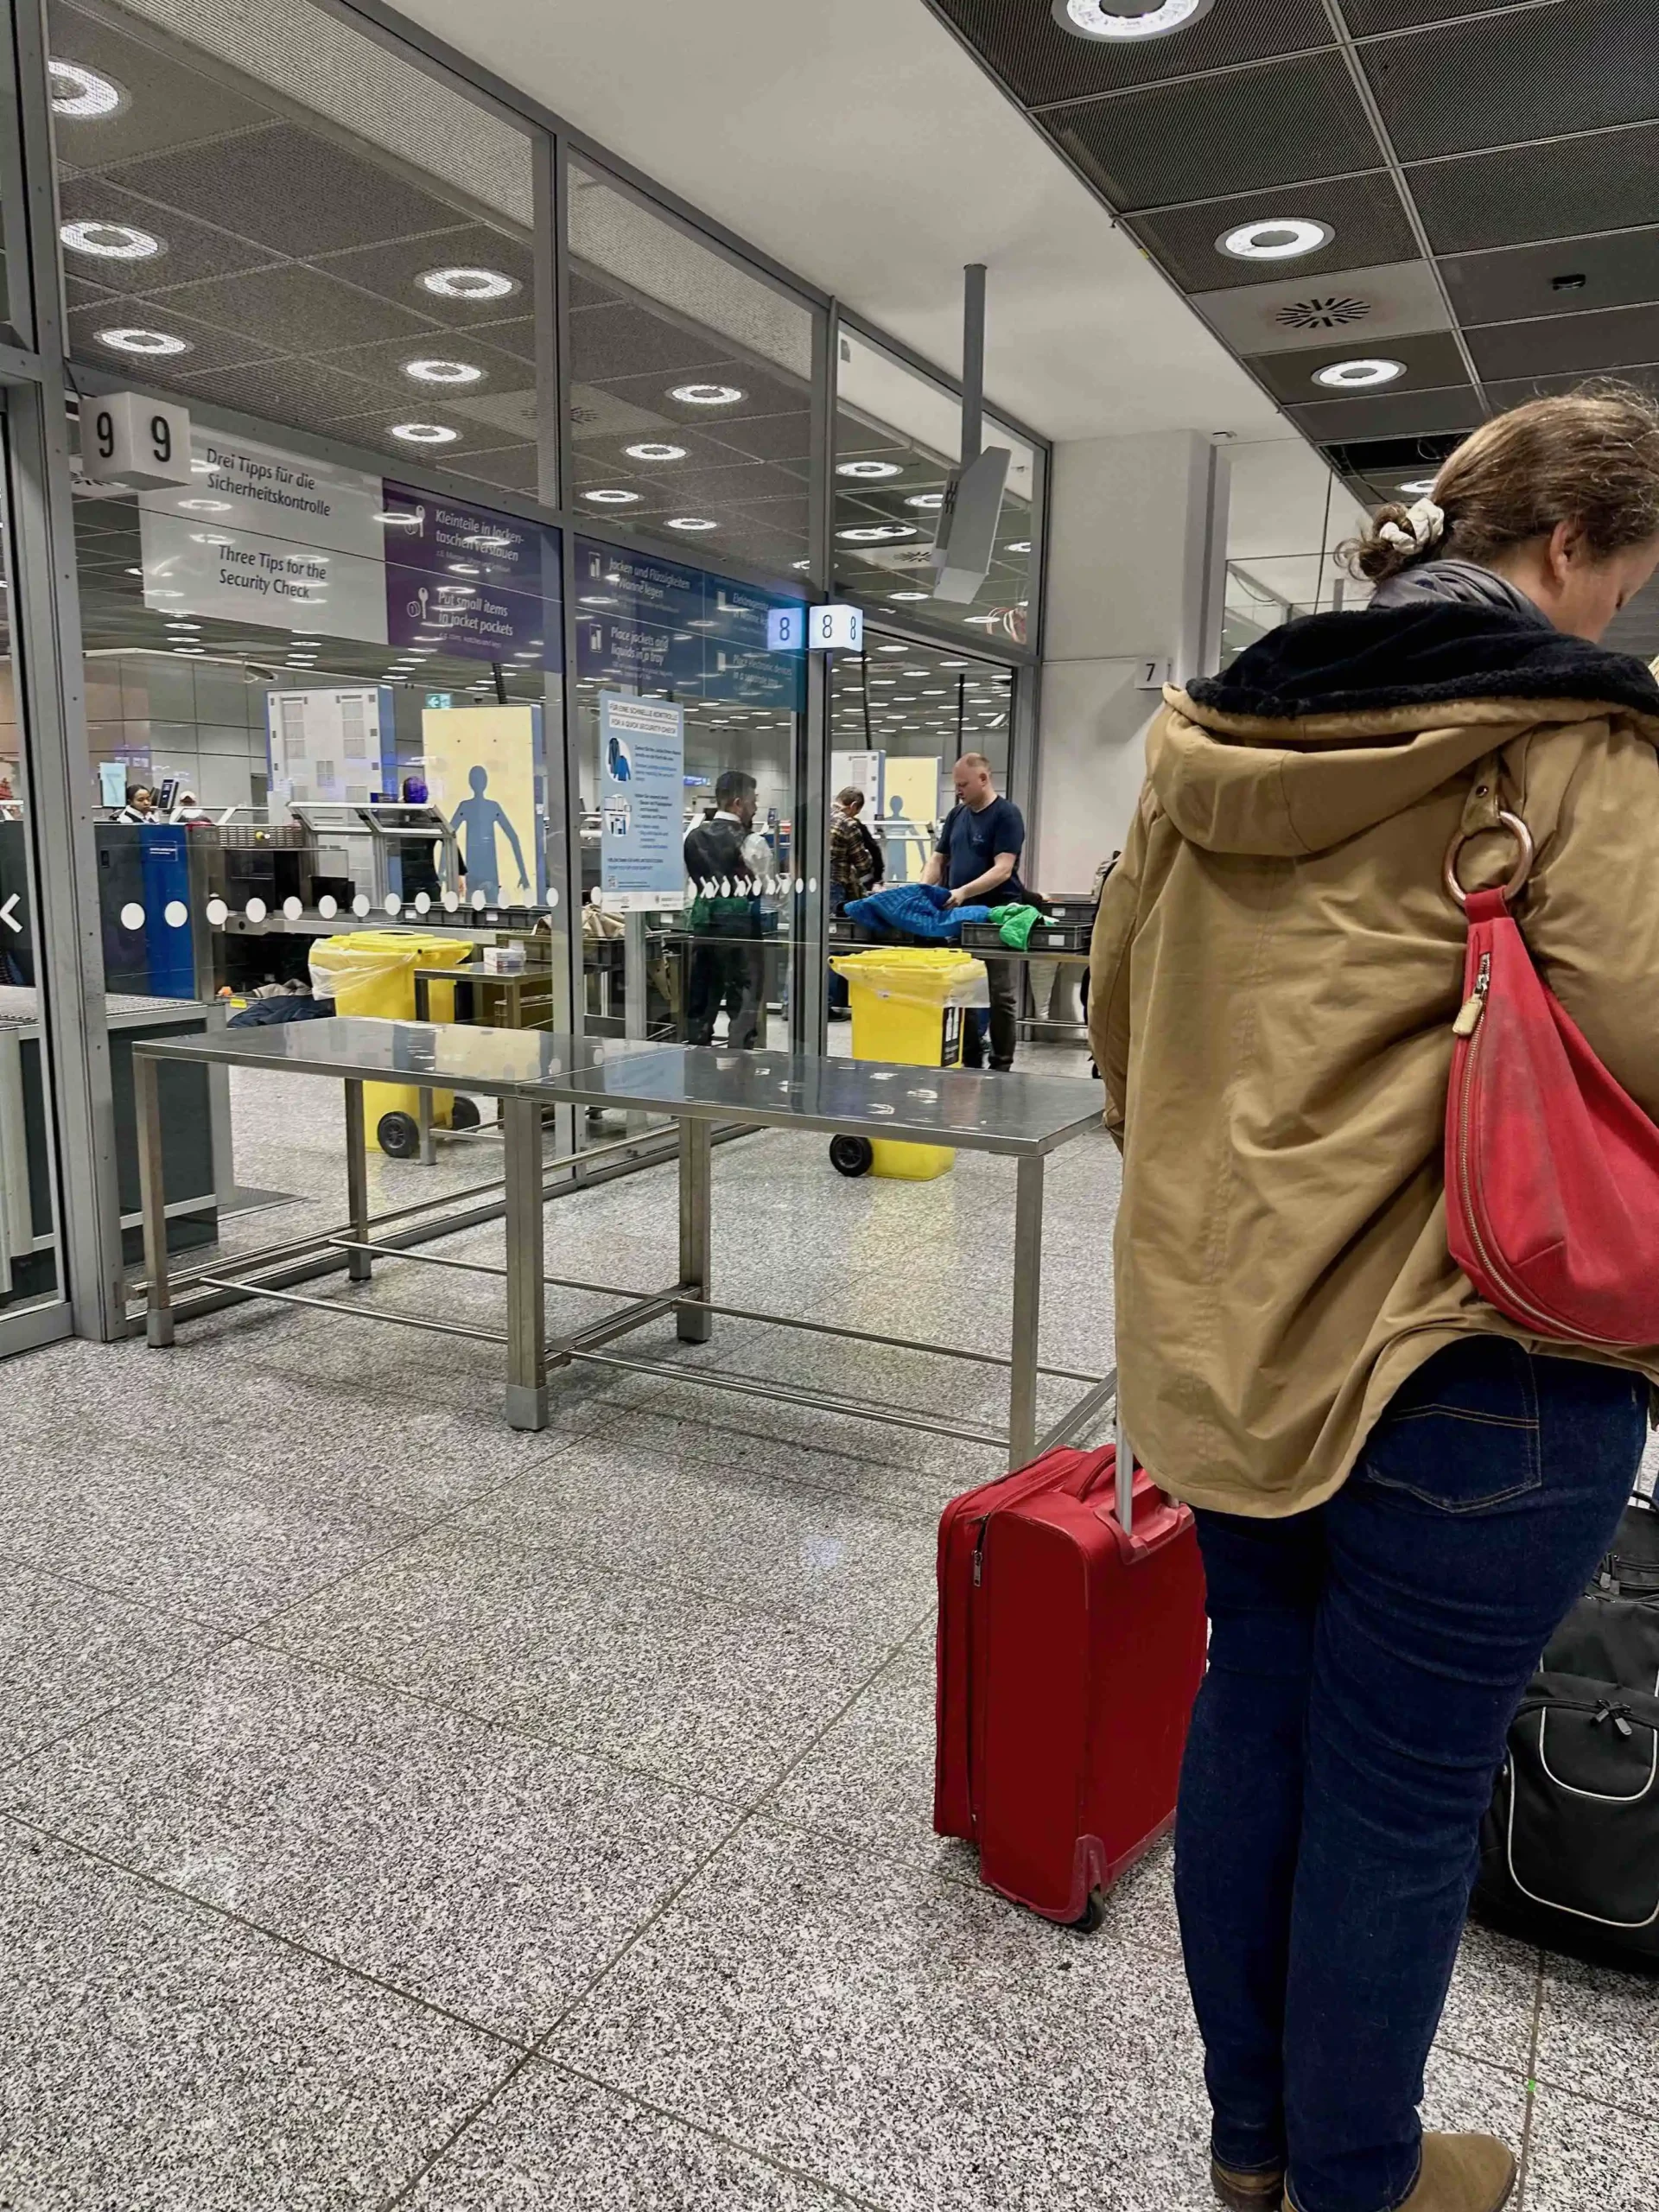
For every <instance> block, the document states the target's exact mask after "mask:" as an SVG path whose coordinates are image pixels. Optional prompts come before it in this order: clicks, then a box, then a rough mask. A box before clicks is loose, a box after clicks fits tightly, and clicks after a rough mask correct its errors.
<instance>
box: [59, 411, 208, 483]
mask: <svg viewBox="0 0 1659 2212" xmlns="http://www.w3.org/2000/svg"><path fill="white" fill-rule="evenodd" d="M80 459H81V466H82V467H83V468H84V469H85V470H86V474H87V475H88V476H89V477H90V478H91V479H92V482H93V483H94V484H131V485H135V486H142V485H151V484H188V482H189V481H190V474H191V472H190V416H189V411H188V409H186V408H183V407H175V406H174V405H172V404H170V403H169V402H168V401H167V400H162V399H151V398H149V397H148V396H147V395H146V394H145V393H143V392H142V391H112V392H107V393H105V395H104V396H103V397H92V398H87V399H83V400H82V402H81V405H80Z"/></svg>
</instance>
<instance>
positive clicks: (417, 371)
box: [404, 361, 484, 384]
mask: <svg viewBox="0 0 1659 2212" xmlns="http://www.w3.org/2000/svg"><path fill="white" fill-rule="evenodd" d="M404 375H405V376H406V377H413V378H414V379H415V381H416V384H481V383H482V382H483V380H484V372H483V370H482V369H480V368H479V367H477V366H476V365H475V364H474V363H473V362H471V361H405V362H404Z"/></svg>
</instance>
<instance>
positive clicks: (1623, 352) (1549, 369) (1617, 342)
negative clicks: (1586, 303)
mask: <svg viewBox="0 0 1659 2212" xmlns="http://www.w3.org/2000/svg"><path fill="white" fill-rule="evenodd" d="M1469 348H1470V351H1471V353H1473V355H1474V357H1475V363H1476V366H1477V367H1478V369H1479V371H1480V373H1481V377H1482V378H1483V380H1484V378H1487V377H1489V376H1490V377H1534V376H1566V375H1569V374H1572V373H1573V372H1581V373H1584V374H1588V373H1590V372H1592V371H1595V370H1603V371H1605V370H1611V369H1618V368H1620V367H1622V366H1624V365H1625V364H1626V363H1628V362H1631V361H1659V306H1653V307H1639V308H1608V309H1607V310H1606V311H1605V313H1604V314H1601V315H1545V316H1543V317H1541V318H1540V319H1539V320H1538V321H1534V322H1501V323H1491V324H1488V325H1485V326H1484V327H1480V328H1478V329H1473V330H1471V331H1470V333H1469Z"/></svg>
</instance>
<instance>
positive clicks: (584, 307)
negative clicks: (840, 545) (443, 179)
mask: <svg viewBox="0 0 1659 2212" xmlns="http://www.w3.org/2000/svg"><path fill="white" fill-rule="evenodd" d="M568 196H569V208H568V215H569V236H570V254H571V264H572V265H571V275H570V364H571V369H570V373H571V379H572V382H571V393H570V405H571V430H572V436H573V439H574V442H575V487H574V489H575V505H577V506H579V507H585V508H587V509H588V511H589V512H592V513H593V514H594V515H595V516H601V515H602V516H603V518H604V519H605V521H606V523H607V525H609V526H610V527H612V528H620V529H626V530H630V531H632V530H639V531H645V532H647V533H648V534H649V535H651V536H652V537H659V538H663V539H664V540H666V541H667V542H669V543H672V542H673V541H674V540H675V539H676V538H680V539H683V541H684V542H685V543H686V544H687V545H688V547H690V545H692V544H695V545H696V548H697V550H698V553H699V556H702V557H707V558H709V559H711V560H716V561H717V560H718V559H719V558H720V556H721V555H722V554H724V555H729V556H734V558H736V559H738V560H741V561H744V562H747V563H749V564H750V565H752V566H753V567H755V568H758V569H762V570H763V571H769V572H771V573H772V574H773V575H786V574H787V573H788V572H789V571H790V570H791V569H799V570H801V571H803V572H804V571H805V570H806V569H807V568H808V565H809V561H808V556H809V553H810V537H809V505H810V499H809V487H810V480H811V467H812V338H813V315H812V311H811V309H810V308H807V307H804V306H803V305H802V304H801V303H800V302H798V301H796V300H791V299H789V298H787V297H785V295H784V294H783V293H782V292H780V291H778V290H777V289H774V288H773V287H772V285H770V284H766V283H762V281H761V280H760V278H759V277H753V276H751V275H750V274H749V273H748V272H747V270H742V269H740V268H738V267H737V265H736V264H734V263H733V262H730V261H728V260H727V259H726V258H725V257H724V256H723V255H721V254H719V253H716V252H715V251H714V249H713V248H712V247H709V246H706V245H699V244H698V243H697V241H696V240H695V239H694V238H690V237H689V236H688V235H687V234H686V233H685V232H683V231H682V230H680V229H678V228H677V226H675V225H673V224H671V223H669V222H667V221H665V220H664V219H663V218H662V217H660V216H658V215H656V214H653V213H652V212H651V211H650V210H649V209H648V208H646V207H643V206H641V205H640V203H639V201H638V200H634V199H632V198H631V197H630V196H629V195H628V194H626V193H623V192H621V191H619V190H618V189H616V188H614V187H613V186H611V185H608V184H607V183H605V182H603V181H601V179H599V178H597V177H594V176H591V175H587V174H586V173H585V172H584V171H582V170H581V169H577V168H572V170H571V171H570V178H569V195H568Z"/></svg>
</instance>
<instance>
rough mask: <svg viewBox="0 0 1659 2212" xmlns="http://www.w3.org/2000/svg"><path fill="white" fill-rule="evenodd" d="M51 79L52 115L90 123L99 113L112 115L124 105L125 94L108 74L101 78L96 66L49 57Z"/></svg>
mask: <svg viewBox="0 0 1659 2212" xmlns="http://www.w3.org/2000/svg"><path fill="white" fill-rule="evenodd" d="M46 66H47V73H48V76H49V78H50V79H51V87H52V112H53V114H54V115H68V116H73V118H75V120H76V121H77V122H78V123H91V122H93V121H94V120H96V118H98V117H99V116H100V115H114V114H115V113H116V112H117V111H118V109H120V108H124V106H125V105H126V104H127V95H126V93H125V92H124V90H123V88H122V87H121V86H119V85H118V84H117V83H116V82H115V80H114V79H113V78H111V77H100V76H99V73H98V72H97V70H96V69H87V68H85V67H82V65H81V64H80V63H79V61H58V60H52V61H48V63H47V65H46Z"/></svg>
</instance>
